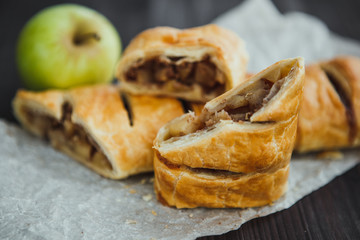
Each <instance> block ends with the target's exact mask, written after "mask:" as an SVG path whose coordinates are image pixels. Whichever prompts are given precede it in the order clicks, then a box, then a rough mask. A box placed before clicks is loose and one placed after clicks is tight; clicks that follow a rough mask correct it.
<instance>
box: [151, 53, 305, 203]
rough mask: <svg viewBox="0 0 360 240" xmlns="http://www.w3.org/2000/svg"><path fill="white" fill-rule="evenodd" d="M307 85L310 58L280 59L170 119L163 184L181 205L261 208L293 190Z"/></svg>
mask: <svg viewBox="0 0 360 240" xmlns="http://www.w3.org/2000/svg"><path fill="white" fill-rule="evenodd" d="M303 84H304V61H303V59H302V58H294V59H286V60H282V61H280V62H277V63H275V64H273V65H272V66H270V67H268V68H267V69H265V70H263V71H261V72H260V73H258V74H256V75H254V76H252V77H251V78H249V79H248V80H247V81H246V82H244V83H242V84H240V85H239V86H237V87H235V88H233V89H232V90H230V91H228V92H226V93H224V94H223V95H221V96H219V97H217V98H215V99H213V100H212V101H210V102H208V103H207V104H206V105H205V107H204V109H203V110H202V112H201V114H200V115H198V116H195V114H193V113H188V114H185V115H183V116H181V117H178V118H176V119H174V120H172V121H171V122H169V123H167V124H166V125H164V126H163V127H162V128H161V129H160V130H159V132H158V134H157V137H156V139H155V141H154V148H155V156H154V172H155V182H154V186H155V191H156V193H157V197H158V199H159V200H160V201H161V202H162V203H164V204H167V205H169V206H175V207H177V208H194V207H210V208H224V207H239V208H244V207H255V206H262V205H266V204H269V203H271V202H273V201H275V200H277V199H278V198H279V197H280V196H282V195H283V194H284V193H285V191H286V189H287V178H288V173H289V162H290V158H291V154H292V150H293V147H294V143H295V137H296V128H297V119H298V111H299V106H300V100H301V97H302V91H303Z"/></svg>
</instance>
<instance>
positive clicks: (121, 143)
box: [13, 85, 183, 179]
mask: <svg viewBox="0 0 360 240" xmlns="http://www.w3.org/2000/svg"><path fill="white" fill-rule="evenodd" d="M128 99H129V105H130V106H129V108H130V109H131V110H132V112H131V114H132V118H133V119H132V122H133V125H132V126H131V125H130V119H129V116H128V113H127V111H126V109H125V108H124V103H123V100H122V98H121V96H120V92H119V91H118V89H117V88H116V87H114V86H110V85H108V86H107V85H98V86H89V87H79V88H75V89H72V90H67V91H66V90H64V91H57V90H50V91H45V92H37V93H35V92H29V91H24V90H20V91H18V93H17V95H16V97H15V99H14V102H13V106H14V112H15V115H16V117H17V118H18V120H19V121H20V123H21V124H22V125H23V126H24V127H25V128H26V129H28V130H29V131H30V132H32V133H34V134H36V135H37V136H40V137H43V136H44V135H43V133H42V132H41V131H42V130H41V129H40V130H39V127H38V126H36V125H34V123H33V122H31V121H29V118H28V116H27V114H26V111H31V112H33V114H35V115H36V114H42V115H45V116H48V117H52V118H55V119H57V120H60V119H61V118H62V116H63V106H64V104H65V103H68V104H69V105H70V106H71V107H72V113H71V121H72V122H73V123H74V124H76V125H79V126H81V128H83V129H84V130H85V132H86V133H87V134H88V135H89V136H90V137H91V139H93V140H94V141H95V143H96V144H97V145H98V146H99V148H100V149H101V150H102V152H103V153H104V155H105V156H106V157H107V159H108V161H109V163H110V164H111V169H108V168H103V167H102V166H99V165H96V164H94V163H92V162H91V161H89V160H88V159H83V158H82V157H79V156H77V155H76V154H73V153H72V152H71V151H69V150H65V149H64V148H63V146H61V145H60V146H58V147H57V148H59V149H60V150H61V151H64V152H65V153H66V154H68V155H70V156H71V157H73V158H75V159H76V160H78V161H80V162H81V163H83V164H85V165H86V166H88V167H90V168H92V169H93V170H94V171H96V172H97V173H99V174H101V175H103V176H105V177H109V178H114V179H120V178H125V177H127V176H129V175H131V174H136V173H140V172H145V171H151V170H152V169H153V165H152V161H153V160H152V158H153V153H152V149H151V147H152V141H153V139H154V138H155V136H156V133H157V130H158V129H159V128H160V127H161V126H162V125H163V124H165V123H166V122H167V121H169V120H171V119H173V118H174V117H176V116H180V115H181V114H182V113H183V110H182V107H181V103H180V102H179V101H177V100H175V99H170V98H154V97H150V96H128ZM25 110H26V111H25ZM160 116H161V117H160Z"/></svg>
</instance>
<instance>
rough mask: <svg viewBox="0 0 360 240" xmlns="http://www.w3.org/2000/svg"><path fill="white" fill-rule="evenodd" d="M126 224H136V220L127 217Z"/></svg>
mask: <svg viewBox="0 0 360 240" xmlns="http://www.w3.org/2000/svg"><path fill="white" fill-rule="evenodd" d="M125 223H126V224H136V221H135V220H131V219H126V221H125Z"/></svg>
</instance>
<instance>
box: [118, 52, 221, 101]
mask: <svg viewBox="0 0 360 240" xmlns="http://www.w3.org/2000/svg"><path fill="white" fill-rule="evenodd" d="M125 80H126V81H128V82H136V83H139V84H142V85H146V84H151V85H156V86H157V87H158V88H162V89H166V90H168V91H171V92H179V91H180V92H184V91H191V90H192V89H193V88H195V87H196V86H198V87H200V88H201V89H202V91H203V93H205V94H214V95H216V96H218V95H220V94H222V93H223V92H225V75H224V73H223V72H222V71H220V70H219V69H218V68H217V67H216V66H215V64H214V63H213V62H211V60H210V57H209V56H205V57H203V59H202V60H200V61H197V62H190V61H188V59H187V58H185V57H166V56H158V57H154V58H151V59H148V60H145V61H140V62H138V63H135V64H133V65H132V66H131V67H130V68H129V70H128V71H127V72H126V73H125Z"/></svg>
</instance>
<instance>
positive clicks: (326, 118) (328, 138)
mask: <svg viewBox="0 0 360 240" xmlns="http://www.w3.org/2000/svg"><path fill="white" fill-rule="evenodd" d="M359 144H360V59H359V58H356V57H350V56H342V57H336V58H334V59H332V60H329V61H323V62H320V63H315V64H312V65H309V66H307V67H306V77H305V88H304V96H303V100H302V105H301V109H300V113H299V123H298V133H297V139H296V145H295V149H296V150H297V151H298V152H309V151H319V150H331V149H339V148H348V147H354V146H359Z"/></svg>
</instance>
